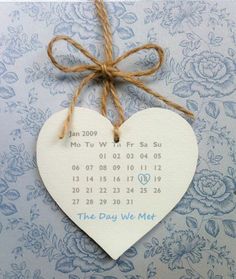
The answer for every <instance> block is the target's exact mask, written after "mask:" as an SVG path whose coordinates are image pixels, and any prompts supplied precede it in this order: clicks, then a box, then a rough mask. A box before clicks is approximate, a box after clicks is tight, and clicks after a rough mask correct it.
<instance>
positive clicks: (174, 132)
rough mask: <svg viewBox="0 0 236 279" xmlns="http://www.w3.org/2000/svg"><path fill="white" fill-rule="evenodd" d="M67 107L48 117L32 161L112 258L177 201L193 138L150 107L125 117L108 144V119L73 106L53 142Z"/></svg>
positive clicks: (189, 173) (189, 170) (193, 156)
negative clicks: (63, 133) (60, 135)
mask: <svg viewBox="0 0 236 279" xmlns="http://www.w3.org/2000/svg"><path fill="white" fill-rule="evenodd" d="M66 115H67V109H65V110H62V111H59V112H57V113H55V114H53V115H52V116H51V117H50V118H49V119H48V120H47V121H46V122H45V124H44V125H43V127H42V129H41V131H40V134H39V137H38V141H37V163H38V168H39V172H40V175H41V177H42V180H43V182H44V184H45V186H46V188H47V189H48V191H49V193H50V194H51V196H52V197H53V198H54V199H55V201H56V202H57V203H58V205H59V206H60V207H61V209H62V210H63V211H64V212H65V213H66V214H67V215H68V216H69V218H70V219H71V220H72V221H73V222H74V223H75V224H77V225H78V226H79V227H80V228H81V229H82V230H83V231H85V232H86V233H87V234H88V235H89V236H90V237H91V238H92V239H93V240H95V241H96V242H97V243H98V244H99V245H100V246H101V247H102V248H103V249H104V250H105V251H106V252H107V253H108V254H109V255H110V256H111V257H112V258H113V259H117V258H118V257H119V256H120V255H121V254H122V253H123V252H124V251H126V250H127V249H128V248H129V247H130V246H131V245H132V244H134V243H135V242H136V241H137V240H139V239H140V238H141V237H142V236H144V235H145V234H146V233H147V232H148V231H150V230H151V229H152V228H153V227H154V226H155V225H156V224H158V223H159V222H160V221H161V220H162V219H163V218H164V217H165V216H166V215H167V214H168V213H169V212H170V211H171V210H172V209H173V207H174V206H175V205H176V204H177V203H178V202H179V200H180V199H181V197H182V196H183V195H184V193H185V192H186V190H187V188H188V186H189V184H190V182H191V180H192V178H193V175H194V172H195V168H196V164H197V158H198V147H197V141H196V138H195V134H194V132H193V130H192V128H191V126H190V125H189V123H188V122H187V121H186V120H184V118H182V117H181V116H179V115H178V114H176V113H174V112H172V111H170V110H166V109H161V108H150V109H146V110H143V111H140V112H138V113H136V114H134V115H133V116H132V117H130V118H129V119H128V120H127V121H125V123H123V125H122V126H121V127H120V141H119V142H118V143H115V142H114V141H113V126H112V124H111V122H110V121H109V120H108V119H106V118H105V117H103V116H102V115H101V114H99V113H98V112H95V111H92V110H90V109H86V108H76V109H75V111H74V115H73V120H72V123H71V129H70V132H69V133H68V135H67V136H66V137H65V138H64V139H62V140H59V139H58V132H59V130H60V129H61V126H62V123H63V121H64V119H65V118H66Z"/></svg>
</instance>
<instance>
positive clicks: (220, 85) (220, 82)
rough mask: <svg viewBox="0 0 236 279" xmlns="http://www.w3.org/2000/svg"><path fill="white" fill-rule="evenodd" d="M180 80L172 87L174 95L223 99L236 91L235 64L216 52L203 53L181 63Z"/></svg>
mask: <svg viewBox="0 0 236 279" xmlns="http://www.w3.org/2000/svg"><path fill="white" fill-rule="evenodd" d="M183 69H184V70H183V75H182V77H181V78H182V80H181V81H180V82H178V83H177V84H176V85H175V87H174V94H175V95H178V96H180V97H189V96H191V95H192V94H194V93H198V94H199V95H200V96H201V97H208V96H214V97H223V96H226V95H230V94H232V93H233V92H234V91H235V90H236V64H235V63H234V61H233V60H232V59H231V58H229V57H224V56H223V55H222V54H221V53H218V52H209V51H203V52H201V53H200V54H195V55H193V56H192V57H188V58H186V59H185V60H184V61H183Z"/></svg>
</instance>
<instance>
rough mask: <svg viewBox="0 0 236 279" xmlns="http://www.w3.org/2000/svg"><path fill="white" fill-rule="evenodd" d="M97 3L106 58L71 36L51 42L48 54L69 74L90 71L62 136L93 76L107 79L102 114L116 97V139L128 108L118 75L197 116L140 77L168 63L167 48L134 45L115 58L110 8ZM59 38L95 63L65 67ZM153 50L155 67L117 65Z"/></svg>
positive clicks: (71, 105)
mask: <svg viewBox="0 0 236 279" xmlns="http://www.w3.org/2000/svg"><path fill="white" fill-rule="evenodd" d="M94 1H95V6H96V9H97V13H98V16H99V18H100V21H101V23H102V28H103V36H104V52H105V61H99V60H97V58H96V57H94V56H93V55H92V54H91V53H89V52H88V50H86V49H85V48H84V47H83V46H81V45H80V44H79V43H78V42H76V41H74V40H73V39H72V38H70V37H68V36H63V35H58V36H56V37H54V38H53V39H52V40H51V41H50V43H49V45H48V49H47V52H48V56H49V58H50V59H51V62H52V63H53V64H54V66H56V67H57V68H58V69H59V70H61V71H63V72H65V73H80V72H84V71H90V73H89V74H88V75H86V76H85V77H84V78H83V80H82V81H81V83H80V85H79V87H78V88H77V89H76V91H75V94H74V96H73V99H72V101H71V104H70V107H69V110H68V114H67V117H66V119H65V121H64V124H63V127H62V130H61V133H60V135H59V138H60V139H62V138H64V136H65V134H66V133H67V132H68V129H69V127H70V124H71V119H72V116H73V111H74V108H75V105H76V103H77V100H78V97H79V95H80V93H81V91H82V89H83V88H84V87H85V86H86V85H87V84H88V83H89V82H90V81H91V80H93V79H96V78H99V77H102V78H103V92H102V97H101V113H102V115H104V116H106V115H107V98H108V96H109V95H110V96H111V97H112V99H113V102H114V105H115V107H116V109H117V111H118V115H119V119H118V121H117V122H116V123H115V124H114V125H113V126H114V130H113V133H114V141H115V142H118V141H119V138H120V135H119V127H120V125H121V124H122V123H123V122H124V121H125V115H124V110H123V108H122V105H121V102H120V99H119V97H118V95H117V92H116V88H115V85H114V80H115V79H116V78H120V79H123V80H125V81H128V82H130V83H132V84H134V85H135V86H137V87H138V88H140V89H142V90H144V91H146V92H147V93H148V94H150V95H152V96H154V97H156V98H158V99H159V100H161V101H163V102H164V103H165V104H166V105H168V106H170V107H172V108H174V109H177V110H179V111H180V112H183V113H185V114H186V115H187V116H188V117H191V118H193V113H192V112H191V111H189V110H187V109H186V108H184V107H182V106H181V105H179V104H177V103H175V102H173V101H171V100H168V99H167V98H166V97H164V96H162V95H160V94H159V93H157V92H155V91H153V90H152V89H150V88H148V87H146V86H145V84H144V83H143V82H142V81H140V80H139V79H138V77H143V76H149V75H151V74H153V73H155V72H157V71H158V70H159V69H160V67H161V66H162V64H163V62H164V51H163V49H162V48H161V47H160V46H158V45H156V44H151V43H149V44H144V45H142V46H140V47H137V48H133V49H131V50H129V51H127V52H126V53H124V54H123V55H121V56H119V57H118V58H116V59H113V53H112V33H111V28H110V23H109V21H108V15H107V11H106V9H105V5H104V2H103V0H94ZM58 41H66V42H67V43H69V44H71V45H73V46H74V47H75V48H77V49H78V50H79V51H80V52H81V53H82V54H83V55H84V56H86V57H87V58H89V59H90V60H91V62H93V64H82V65H75V66H71V67H68V66H65V65H62V64H60V63H58V62H57V60H56V59H55V57H54V56H53V51H52V49H53V46H54V44H55V43H56V42H58ZM150 49H153V50H155V51H156V53H157V55H158V56H159V60H158V61H157V63H156V64H155V65H154V66H153V67H151V68H150V69H147V70H143V71H134V72H125V71H122V70H120V69H119V68H118V67H117V65H118V63H119V62H121V61H123V60H124V59H126V58H127V57H128V56H130V55H132V54H134V53H137V52H139V51H140V50H150Z"/></svg>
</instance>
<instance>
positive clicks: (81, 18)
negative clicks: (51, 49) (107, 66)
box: [54, 3, 137, 40]
mask: <svg viewBox="0 0 236 279" xmlns="http://www.w3.org/2000/svg"><path fill="white" fill-rule="evenodd" d="M107 8H108V15H109V20H110V23H111V25H112V30H113V32H117V33H118V35H119V37H120V38H121V39H123V40H126V39H130V38H131V37H133V36H134V32H133V30H132V29H131V28H130V27H128V26H123V25H122V26H121V21H123V22H125V23H126V24H132V23H134V22H136V20H137V17H136V15H135V14H133V13H131V12H130V13H126V8H125V5H124V4H123V3H110V4H109V5H107ZM57 10H58V13H59V17H60V18H61V20H62V21H61V22H60V23H58V24H57V25H56V26H55V29H54V33H55V34H62V33H64V34H68V35H70V36H75V35H77V36H78V37H79V38H80V39H82V40H87V39H95V40H100V39H101V38H102V37H101V35H102V34H101V32H100V31H99V28H98V26H99V25H100V20H99V18H98V16H97V13H96V10H95V7H94V5H93V4H92V3H76V4H73V3H72V4H71V3H65V4H62V5H61V6H60V8H58V9H57Z"/></svg>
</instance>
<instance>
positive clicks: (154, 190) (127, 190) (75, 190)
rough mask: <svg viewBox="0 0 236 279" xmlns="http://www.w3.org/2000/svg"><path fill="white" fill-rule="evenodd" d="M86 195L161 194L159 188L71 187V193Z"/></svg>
mask: <svg viewBox="0 0 236 279" xmlns="http://www.w3.org/2000/svg"><path fill="white" fill-rule="evenodd" d="M81 192H83V193H86V194H92V193H96V194H97V193H99V194H108V193H113V194H121V193H126V194H134V193H141V194H145V193H154V194H160V193H161V188H160V187H150V188H147V187H141V188H134V187H126V188H124V189H121V188H119V187H113V188H111V189H110V188H106V187H99V188H97V189H94V188H92V187H86V188H79V187H73V188H72V193H73V194H76V193H81Z"/></svg>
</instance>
